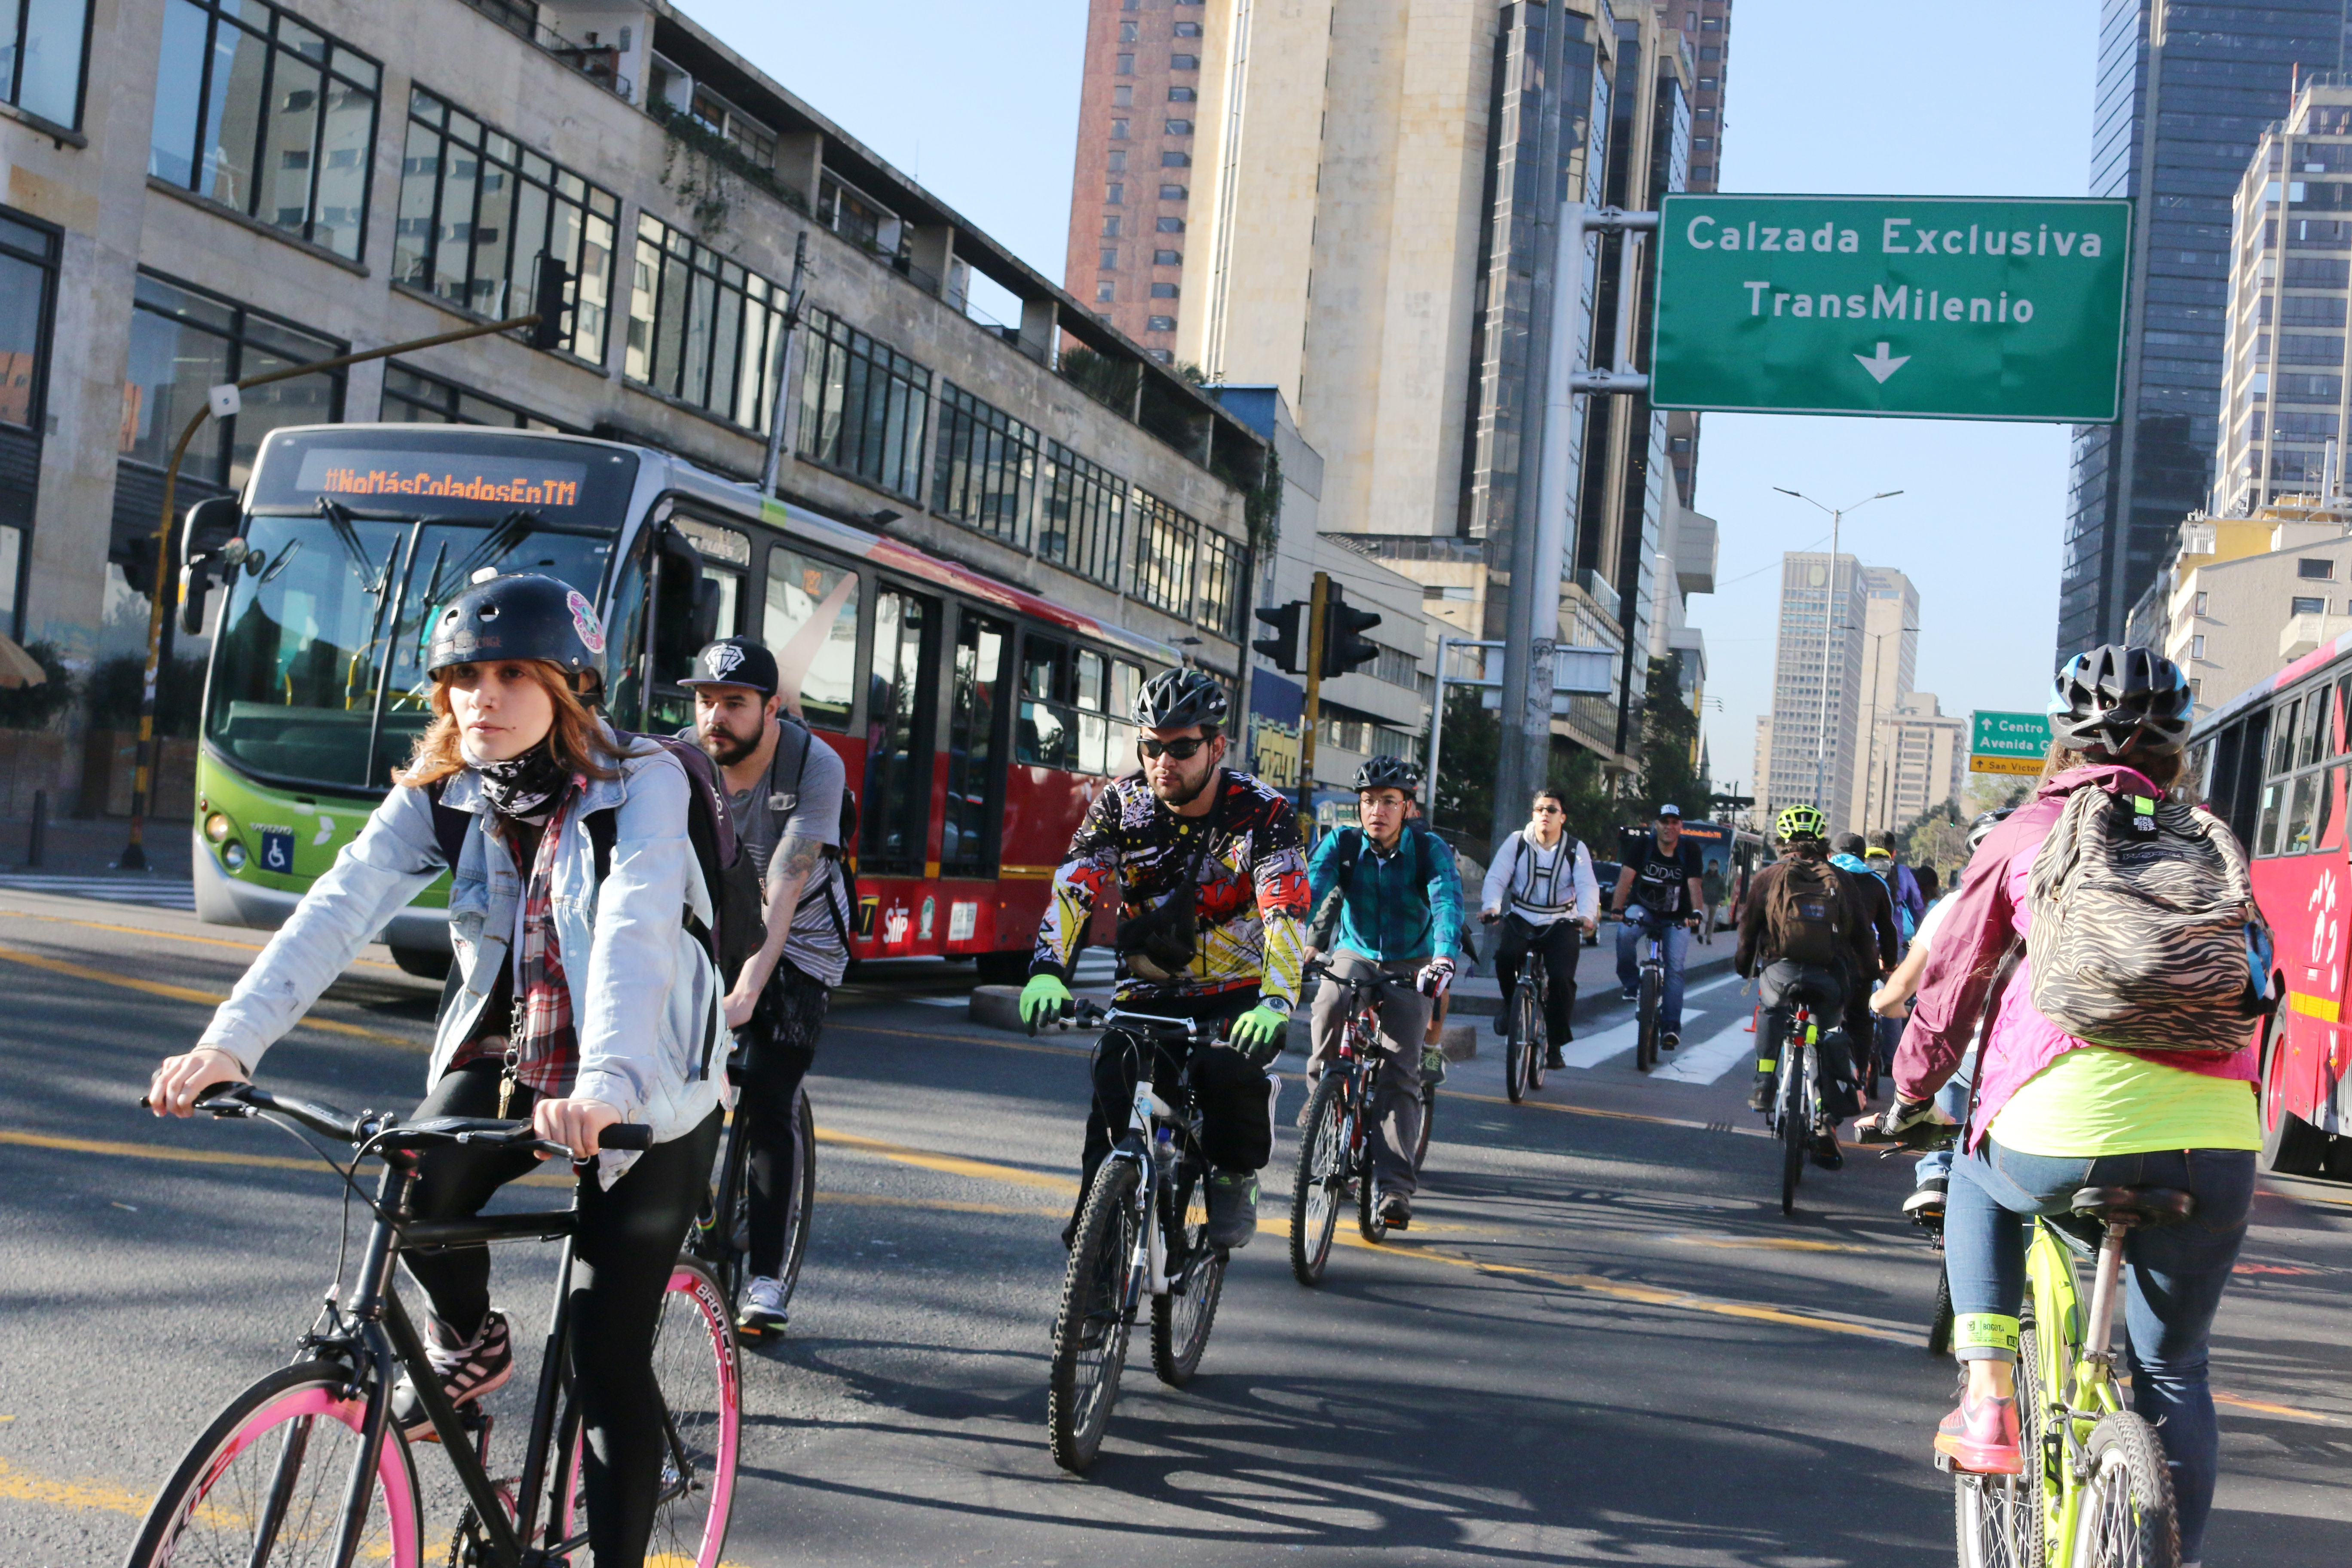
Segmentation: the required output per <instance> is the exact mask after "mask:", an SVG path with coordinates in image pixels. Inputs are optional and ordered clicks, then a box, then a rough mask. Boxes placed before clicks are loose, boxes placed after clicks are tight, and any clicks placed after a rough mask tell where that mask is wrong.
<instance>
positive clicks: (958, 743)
mask: <svg viewBox="0 0 2352 1568" xmlns="http://www.w3.org/2000/svg"><path fill="white" fill-rule="evenodd" d="M1012 658H1013V627H1012V626H1011V624H1010V623H1009V622H1005V621H1001V620H998V619H996V618H995V617H993V616H986V615H982V613H980V612H979V611H977V610H974V609H972V608H971V607H970V606H968V605H967V606H964V607H963V608H961V609H960V610H958V612H957V616H956V640H955V657H954V659H953V661H952V663H951V664H950V666H949V670H948V678H949V682H950V689H949V693H948V777H947V809H946V812H945V814H944V818H943V820H942V822H941V824H940V876H942V877H971V878H984V879H988V880H990V881H991V882H993V881H994V880H995V878H996V871H997V861H998V851H999V831H998V824H999V823H1001V822H1002V821H1003V817H1004V783H1005V737H1006V734H1007V732H1008V731H1009V730H1010V727H1011V721H1012V713H1011V711H1010V709H1009V707H1008V705H1007V704H1006V703H1005V701H1004V700H1003V699H1004V695H1005V686H1004V678H1005V673H1006V669H1007V667H1008V666H1009V665H1010V663H1011V661H1012ZM945 897H946V898H947V900H948V916H947V920H948V926H947V945H948V951H949V952H992V951H994V950H995V948H996V946H997V945H998V944H997V942H996V931H997V929H998V923H999V922H998V916H999V915H1000V914H1001V913H1002V912H1003V909H1002V905H1001V903H1000V901H999V900H998V898H997V896H996V889H994V888H993V887H991V888H987V889H977V888H964V889H947V890H946V892H945Z"/></svg>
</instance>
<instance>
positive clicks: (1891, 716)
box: [1853, 691, 1969, 833]
mask: <svg viewBox="0 0 2352 1568" xmlns="http://www.w3.org/2000/svg"><path fill="white" fill-rule="evenodd" d="M1968 767H1969V721H1968V720H1966V719H1964V718H1961V717H1960V716H1959V715H1958V714H1947V713H1946V712H1945V711H1944V710H1943V707H1942V705H1941V704H1939V703H1938V702H1937V700H1936V696H1935V693H1933V692H1930V691H1909V692H1906V693H1904V695H1903V696H1902V697H1901V698H1899V699H1898V700H1896V701H1895V705H1894V707H1893V708H1892V709H1891V710H1885V711H1881V712H1880V713H1879V714H1878V715H1877V717H1876V718H1875V720H1874V721H1873V723H1872V724H1871V729H1870V777H1869V781H1868V784H1866V786H1865V787H1864V791H1863V795H1862V799H1861V800H1860V801H1859V802H1858V803H1857V810H1856V811H1855V814H1854V818H1853V831H1854V832H1856V833H1869V832H1872V831H1874V830H1876V829H1878V828H1885V829H1888V830H1890V831H1893V830H1896V829H1900V828H1903V827H1906V826H1909V825H1910V824H1912V823H1913V822H1916V821H1917V820H1918V819H1919V818H1920V817H1922V816H1926V815H1927V813H1928V812H1930V811H1933V810H1934V809H1935V808H1936V807H1937V806H1939V805H1943V804H1944V802H1946V801H1948V800H1950V799H1953V798H1954V797H1956V796H1957V795H1958V794H1959V793H1960V786H1961V785H1962V784H1965V783H1966V782H1967V779H1968Z"/></svg>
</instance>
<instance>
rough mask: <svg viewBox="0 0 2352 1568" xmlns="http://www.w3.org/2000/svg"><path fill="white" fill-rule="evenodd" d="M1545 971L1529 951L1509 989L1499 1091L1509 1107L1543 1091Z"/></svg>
mask: <svg viewBox="0 0 2352 1568" xmlns="http://www.w3.org/2000/svg"><path fill="white" fill-rule="evenodd" d="M1548 969H1549V965H1547V964H1546V963H1544V961H1543V959H1542V958H1541V957H1540V956H1539V955H1538V954H1537V953H1536V952H1532V951H1530V952H1528V955H1527V957H1526V959H1525V960H1523V961H1522V962H1521V963H1520V966H1519V978H1518V980H1517V983H1516V984H1513V985H1512V987H1511V1004H1510V1006H1511V1011H1510V1020H1509V1026H1508V1027H1507V1029H1506V1030H1505V1031H1504V1036H1503V1088H1504V1090H1505V1091H1506V1092H1507V1093H1508V1094H1509V1095H1510V1097H1511V1103H1512V1104H1513V1105H1517V1104H1518V1103H1519V1101H1520V1100H1524V1099H1526V1098H1527V1097H1528V1095H1530V1094H1533V1093H1534V1092H1535V1091H1536V1090H1538V1089H1541V1088H1542V1087H1543V1081H1544V1059H1545V1057H1546V1056H1547V1054H1548V1053H1549V1051H1550V1049H1551V1040H1550V1038H1549V1036H1548V1035H1547V1034H1546V1033H1545V1029H1544V1019H1545V1018H1547V1017H1549V1016H1550V1015H1549V1013H1547V1012H1546V1011H1545V1009H1546V1008H1547V1007H1548V1006H1549V1005H1550V1003H1549V998H1550V995H1551V978H1550V976H1549V973H1546V971H1547V970H1548Z"/></svg>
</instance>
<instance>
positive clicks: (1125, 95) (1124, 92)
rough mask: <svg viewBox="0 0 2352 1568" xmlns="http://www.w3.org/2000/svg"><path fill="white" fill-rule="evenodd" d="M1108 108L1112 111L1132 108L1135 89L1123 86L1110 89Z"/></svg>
mask: <svg viewBox="0 0 2352 1568" xmlns="http://www.w3.org/2000/svg"><path fill="white" fill-rule="evenodd" d="M1110 106H1111V107H1112V108H1113V109H1132V108H1134V107H1135V89H1133V88H1132V87H1128V86H1124V85H1122V86H1119V87H1115V88H1112V89H1110Z"/></svg>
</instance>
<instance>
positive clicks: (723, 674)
mask: <svg viewBox="0 0 2352 1568" xmlns="http://www.w3.org/2000/svg"><path fill="white" fill-rule="evenodd" d="M678 684H679V685H681V686H684V687H686V688H688V689H689V690H691V691H692V692H693V693H694V726H693V728H692V729H690V730H683V731H679V737H680V738H681V739H685V740H692V741H694V742H698V744H699V745H700V746H701V747H702V749H703V751H704V752H707V753H708V754H709V757H710V760H711V761H712V762H714V763H718V764H719V781H720V784H721V785H722V787H723V788H724V789H725V791H726V794H727V812H728V815H729V816H730V817H732V818H733V819H734V823H735V837H736V841H737V842H738V843H740V844H741V845H742V847H743V851H744V853H745V854H747V855H749V856H750V857H751V864H752V866H753V868H755V869H756V870H757V872H758V874H759V876H760V878H761V889H762V892H763V904H764V909H763V911H762V912H763V917H764V918H763V925H764V929H765V933H766V934H765V939H764V940H763V941H762V942H761V944H760V949H759V951H758V952H754V953H753V954H751V957H749V958H747V959H745V960H744V961H743V968H742V971H741V973H738V974H737V975H735V976H734V979H733V983H732V985H731V986H730V989H729V991H728V994H727V1026H728V1027H729V1028H730V1029H733V1030H735V1031H736V1039H737V1041H738V1042H739V1043H740V1047H741V1049H742V1059H741V1061H740V1064H738V1066H737V1068H736V1087H737V1089H739V1090H740V1094H741V1097H742V1098H741V1100H740V1102H739V1109H738V1112H737V1113H738V1114H739V1115H741V1116H742V1117H744V1118H745V1119H746V1125H747V1127H748V1130H749V1132H750V1137H751V1172H750V1175H751V1180H750V1183H749V1185H750V1188H751V1215H750V1222H751V1224H750V1228H751V1238H750V1239H751V1257H750V1258H749V1259H748V1263H749V1266H750V1268H751V1280H750V1282H749V1283H748V1284H746V1285H745V1286H744V1288H743V1308H742V1312H741V1315H740V1318H739V1320H738V1321H737V1323H736V1327H737V1328H738V1329H740V1330H741V1331H742V1333H743V1335H744V1337H745V1338H747V1339H754V1340H756V1339H762V1338H765V1337H766V1336H768V1335H770V1334H772V1333H775V1332H777V1331H780V1330H782V1328H783V1326H784V1324H785V1323H786V1322H787V1321H789V1314H788V1312H787V1311H786V1310H785V1302H784V1289H783V1286H782V1284H781V1283H780V1282H779V1281H778V1279H777V1276H778V1275H780V1274H782V1272H783V1259H784V1228H785V1226H786V1224H787V1222H788V1221H789V1219H790V1217H791V1205H792V1198H793V1192H792V1183H793V1172H795V1171H797V1170H798V1169H799V1168H800V1164H799V1142H800V1132H799V1124H798V1123H797V1122H796V1121H795V1120H794V1119H793V1096H794V1095H795V1094H797V1093H798V1092H799V1089H800V1087H801V1079H803V1078H804V1077H805V1076H807V1073H808V1070H809V1067H810V1064H811V1063H813V1062H814V1060H815V1059H816V1043H817V1034H818V1032H819V1031H820V1030H821V1029H823V1028H824V1014H825V1006H826V1004H827V1003H828V1001H829V1000H830V999H831V997H832V994H833V987H835V986H836V985H838V984H841V977H842V975H843V974H844V973H845V972H846V971H847V969H848V967H849V908H848V894H847V890H846V889H845V888H844V887H843V886H842V880H841V877H840V874H839V871H838V868H837V867H836V865H835V862H836V861H838V860H839V859H840V858H841V853H842V846H841V843H840V838H841V800H842V792H843V791H844V790H845V789H846V788H847V787H848V783H849V776H848V770H847V769H845V767H843V766H842V762H841V753H840V752H836V751H835V750H834V749H833V748H832V747H831V746H828V745H826V744H825V743H824V742H822V741H820V740H818V739H817V738H816V737H815V736H814V734H812V733H810V732H809V730H808V728H807V727H806V726H805V725H803V724H802V723H801V722H799V721H797V720H794V719H791V718H787V717H785V716H783V714H782V708H783V697H782V691H781V689H780V685H779V681H778V678H777V669H776V659H775V656H774V655H773V654H772V653H770V652H769V651H768V650H767V648H766V647H764V646H762V645H761V644H760V643H757V642H755V641H753V640H752V639H751V638H750V637H725V638H722V639H720V640H719V641H718V642H715V643H712V644H710V645H709V647H705V648H704V649H703V650H702V651H701V652H700V653H698V654H696V655H695V656H694V672H693V673H692V674H691V675H689V676H688V677H687V678H686V679H683V680H681V681H679V682H678Z"/></svg>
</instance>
